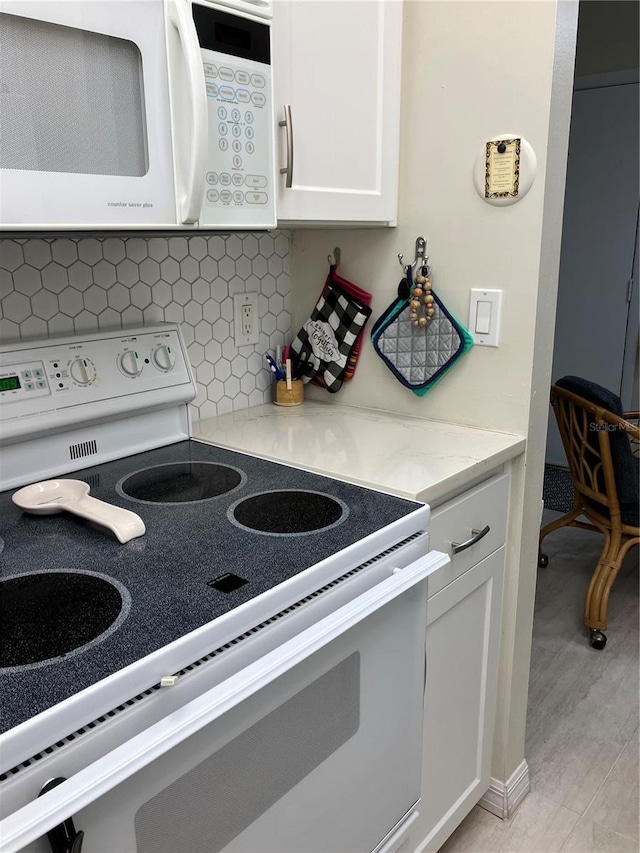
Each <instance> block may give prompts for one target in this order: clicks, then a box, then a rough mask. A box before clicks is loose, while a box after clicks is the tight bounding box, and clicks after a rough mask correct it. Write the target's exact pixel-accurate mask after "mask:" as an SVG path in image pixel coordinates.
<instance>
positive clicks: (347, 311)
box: [291, 284, 371, 394]
mask: <svg viewBox="0 0 640 853" xmlns="http://www.w3.org/2000/svg"><path fill="white" fill-rule="evenodd" d="M370 316H371V308H369V307H368V306H367V305H362V304H361V303H360V302H358V301H357V300H355V299H354V298H353V297H351V296H349V295H348V294H347V293H345V292H344V291H343V290H340V288H338V287H336V286H335V285H333V284H327V286H326V287H325V288H324V290H323V291H322V294H321V296H320V299H318V301H317V303H316V306H315V308H314V309H313V311H312V313H311V317H309V319H308V320H307V322H306V323H305V324H304V325H303V327H302V328H301V329H300V331H299V332H298V334H297V335H296V338H295V340H294V342H293V343H292V344H291V352H292V361H293V368H294V374H295V375H296V376H297V377H298V378H299V379H302V380H303V382H309V381H310V380H311V379H313V377H314V376H315V375H316V374H320V375H321V376H322V379H323V380H324V384H325V386H326V389H327V391H329V392H331V393H332V394H335V392H336V391H339V390H340V388H341V386H342V383H343V381H344V375H345V371H346V369H347V360H348V358H349V355H350V353H351V350H352V349H353V347H354V346H355V343H356V339H357V337H358V335H359V334H360V332H361V331H362V329H363V328H364V325H365V323H366V322H367V320H368V319H369V317H370Z"/></svg>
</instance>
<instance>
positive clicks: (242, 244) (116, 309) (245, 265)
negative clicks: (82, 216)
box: [0, 231, 291, 419]
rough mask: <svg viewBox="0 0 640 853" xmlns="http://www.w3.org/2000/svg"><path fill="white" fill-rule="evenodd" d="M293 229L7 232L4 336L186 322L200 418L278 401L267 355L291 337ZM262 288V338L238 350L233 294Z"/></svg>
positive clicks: (0, 293) (0, 264) (0, 307)
mask: <svg viewBox="0 0 640 853" xmlns="http://www.w3.org/2000/svg"><path fill="white" fill-rule="evenodd" d="M289 248H290V234H289V232H287V231H273V232H270V233H269V234H228V235H216V236H213V237H205V236H200V235H197V236H190V237H183V236H176V237H148V238H143V237H109V236H106V237H103V236H100V237H80V238H57V237H56V238H33V239H31V238H30V239H8V238H5V239H0V341H1V342H2V343H10V342H12V341H16V340H26V339H33V338H46V337H52V336H56V335H58V336H59V335H68V334H74V333H75V332H86V331H93V330H97V329H120V328H127V327H132V326H137V325H143V324H146V323H156V322H161V321H163V320H165V321H168V322H174V323H180V326H181V328H182V334H183V336H184V338H185V341H186V344H187V347H188V351H189V359H190V361H191V364H192V366H193V368H194V371H195V375H196V380H197V383H198V395H197V397H196V399H195V400H194V401H193V408H194V412H193V415H194V417H195V418H196V419H197V418H208V417H212V416H213V415H216V414H223V413H224V412H229V411H233V410H238V409H244V408H247V407H248V406H255V405H257V404H259V403H263V402H267V401H268V400H269V399H270V384H271V374H270V373H269V371H268V370H267V369H266V367H265V364H264V360H263V355H264V353H265V352H267V350H275V348H276V346H277V345H278V344H284V343H286V342H287V341H290V340H291V286H290V279H289ZM250 291H258V292H259V293H260V298H259V315H260V341H259V343H258V344H257V345H256V346H247V347H239V348H238V347H236V345H235V342H234V338H233V296H234V294H236V293H244V292H250Z"/></svg>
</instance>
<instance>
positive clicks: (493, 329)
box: [469, 288, 502, 347]
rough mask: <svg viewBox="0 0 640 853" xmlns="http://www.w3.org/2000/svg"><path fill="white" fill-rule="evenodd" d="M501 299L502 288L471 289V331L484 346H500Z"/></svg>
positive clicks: (476, 341)
mask: <svg viewBox="0 0 640 853" xmlns="http://www.w3.org/2000/svg"><path fill="white" fill-rule="evenodd" d="M501 300H502V291H501V290H479V289H475V288H474V289H472V290H471V299H470V302H469V331H470V332H471V334H472V335H473V339H474V342H475V343H476V344H479V345H480V346H484V347H497V346H498V337H499V333H500V304H501Z"/></svg>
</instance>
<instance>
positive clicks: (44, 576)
mask: <svg viewBox="0 0 640 853" xmlns="http://www.w3.org/2000/svg"><path fill="white" fill-rule="evenodd" d="M130 605H131V597H130V595H129V593H128V591H127V590H126V588H125V587H124V586H122V584H121V583H119V582H118V581H116V580H114V579H113V578H109V577H106V576H105V575H100V574H97V573H96V572H83V571H67V570H64V569H61V570H60V571H55V570H54V571H46V572H30V573H28V574H23V575H14V576H13V577H9V578H6V579H4V580H1V581H0V624H1V625H2V633H3V643H2V645H1V647H0V668H5V667H18V668H23V667H32V666H38V665H40V666H42V665H44V664H45V663H49V662H53V661H54V660H55V659H57V658H61V657H69V656H70V655H71V654H72V653H74V652H75V653H76V654H77V653H78V652H80V651H81V650H84V649H86V648H87V647H88V646H89V645H93V643H94V642H96V641H98V640H103V639H105V638H106V636H107V635H108V634H111V633H113V631H115V630H116V629H117V628H118V627H119V626H120V625H121V624H122V622H123V621H124V620H125V619H126V617H127V614H128V612H129V608H130Z"/></svg>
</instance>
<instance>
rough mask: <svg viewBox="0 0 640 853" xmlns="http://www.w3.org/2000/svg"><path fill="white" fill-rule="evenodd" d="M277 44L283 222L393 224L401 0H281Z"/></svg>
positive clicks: (276, 97)
mask: <svg viewBox="0 0 640 853" xmlns="http://www.w3.org/2000/svg"><path fill="white" fill-rule="evenodd" d="M273 48H274V49H273V77H274V105H275V111H276V132H277V135H278V140H277V145H276V152H277V153H276V158H277V159H276V172H277V177H278V180H279V186H278V220H279V222H280V223H301V222H302V223H311V222H317V223H329V222H336V223H340V222H354V223H357V222H362V223H366V222H380V223H382V222H389V221H392V220H395V217H396V211H397V193H398V138H399V122H400V65H401V49H402V3H401V2H388V0H340V2H332V0H306V1H305V2H300V0H275V2H274V9H273ZM285 104H286V105H289V106H290V108H291V125H292V135H291V141H292V145H291V146H290V149H289V150H287V148H288V146H287V132H286V128H284V127H278V125H277V122H279V121H283V120H284V118H285V112H284V106H285ZM288 157H289V163H290V165H292V170H291V184H292V185H291V187H290V188H287V187H286V182H287V176H286V175H284V174H280V169H281V168H284V167H285V166H286V165H287V162H288V161H287V158H288ZM291 158H293V162H292V164H291Z"/></svg>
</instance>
